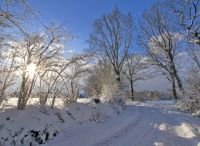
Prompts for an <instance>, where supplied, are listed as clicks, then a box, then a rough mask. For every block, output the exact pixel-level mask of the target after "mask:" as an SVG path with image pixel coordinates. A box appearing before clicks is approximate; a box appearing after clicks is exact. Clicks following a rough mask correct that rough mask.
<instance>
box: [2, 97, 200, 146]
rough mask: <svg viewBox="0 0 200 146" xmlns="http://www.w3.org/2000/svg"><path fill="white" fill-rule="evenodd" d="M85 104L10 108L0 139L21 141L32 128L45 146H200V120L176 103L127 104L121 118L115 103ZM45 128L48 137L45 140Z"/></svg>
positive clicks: (84, 101) (7, 145) (83, 101)
mask: <svg viewBox="0 0 200 146" xmlns="http://www.w3.org/2000/svg"><path fill="white" fill-rule="evenodd" d="M87 100H88V99H87ZM87 100H81V101H79V103H73V104H71V105H70V106H69V107H67V109H50V108H45V109H41V108H37V107H36V106H28V109H27V110H25V111H18V110H16V109H15V108H12V109H7V110H5V111H3V112H2V113H1V114H0V120H1V125H3V126H0V137H6V136H7V137H9V142H12V140H11V139H15V141H16V142H18V141H19V140H20V139H22V137H23V136H24V134H27V132H28V131H30V130H32V129H34V130H42V131H43V133H42V134H43V138H42V139H43V140H44V143H45V144H44V146H55V145H56V146H68V145H69V146H102V145H106V146H200V119H199V118H197V117H191V116H190V115H188V114H185V113H181V112H179V111H176V110H175V108H174V107H175V102H174V101H146V102H131V101H129V102H127V103H126V108H125V109H124V110H123V112H122V113H121V114H120V115H117V114H116V112H115V111H114V110H113V108H112V106H111V105H109V104H104V103H101V104H94V103H91V102H89V101H87ZM80 102H81V103H80ZM8 117H9V120H8ZM21 128H23V130H21V131H22V132H19V131H20V129H21ZM45 128H46V129H47V131H48V132H49V133H50V136H49V140H47V141H45V136H46V135H45V132H44V131H45ZM55 131H58V132H57V136H56V137H54V136H53V134H54V133H55ZM15 133H19V134H18V135H17V136H14V138H12V136H13V134H15ZM42 134H41V135H42ZM41 137H42V136H41ZM29 138H33V137H31V136H30V135H29ZM17 140H18V141H17ZM0 141H2V140H0ZM24 141H27V143H28V138H27V139H25V140H24ZM32 141H34V140H32ZM27 143H26V144H24V146H26V145H28V144H27ZM4 145H5V146H11V145H9V144H8V143H5V144H4ZM35 145H38V144H37V143H35ZM20 146H21V145H20Z"/></svg>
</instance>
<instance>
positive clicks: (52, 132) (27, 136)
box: [0, 101, 116, 146]
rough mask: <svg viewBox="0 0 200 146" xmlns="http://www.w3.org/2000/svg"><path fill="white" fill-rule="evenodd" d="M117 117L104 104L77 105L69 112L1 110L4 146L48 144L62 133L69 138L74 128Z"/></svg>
mask: <svg viewBox="0 0 200 146" xmlns="http://www.w3.org/2000/svg"><path fill="white" fill-rule="evenodd" d="M82 102H83V101H82ZM115 115H116V113H115V111H114V110H113V108H112V107H111V105H110V104H103V103H101V104H94V103H90V104H84V103H74V104H71V105H70V106H68V108H67V109H61V108H60V109H58V108H54V109H51V108H50V107H45V108H39V107H38V106H28V107H27V109H26V110H24V111H19V110H17V109H16V108H10V109H6V110H1V113H0V121H1V122H0V146H34V145H39V144H44V143H46V142H47V141H51V140H53V139H54V138H55V137H57V136H59V135H60V134H61V133H62V134H61V135H63V134H64V135H68V134H69V133H70V132H71V130H70V129H71V127H74V128H75V127H79V126H81V125H87V124H88V123H90V124H92V123H95V124H96V123H102V122H104V121H106V120H108V119H110V118H111V117H113V116H115ZM74 128H72V129H74ZM72 131H73V130H72Z"/></svg>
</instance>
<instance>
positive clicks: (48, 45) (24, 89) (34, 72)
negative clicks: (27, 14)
mask: <svg viewBox="0 0 200 146" xmlns="http://www.w3.org/2000/svg"><path fill="white" fill-rule="evenodd" d="M71 38H72V36H71V34H70V33H68V34H67V33H64V31H63V30H62V29H61V27H60V26H56V25H51V26H49V27H46V31H45V32H44V33H41V34H33V35H28V36H25V38H24V40H22V41H21V42H14V43H13V42H11V44H10V45H12V48H14V49H13V50H14V51H15V52H16V53H17V56H18V60H19V61H18V66H19V67H18V70H20V72H21V77H22V78H21V86H20V91H19V100H18V109H19V110H24V109H25V107H26V103H27V100H28V99H29V97H30V95H31V92H32V90H33V88H34V85H35V83H36V81H37V78H38V77H39V74H41V72H42V71H43V70H45V69H48V68H49V67H50V66H55V63H53V62H52V61H53V60H56V59H59V58H60V57H61V55H62V50H63V45H62V42H63V41H64V40H68V39H71Z"/></svg>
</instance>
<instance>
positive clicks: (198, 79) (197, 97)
mask: <svg viewBox="0 0 200 146" xmlns="http://www.w3.org/2000/svg"><path fill="white" fill-rule="evenodd" d="M187 82H188V93H187V95H185V96H186V97H185V99H184V100H181V101H179V102H178V103H177V107H178V108H179V109H181V110H184V111H186V112H188V113H190V114H192V115H194V116H199V117H200V69H199V68H193V69H192V70H191V71H190V75H189V77H188V79H187Z"/></svg>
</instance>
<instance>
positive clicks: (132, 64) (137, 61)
mask: <svg viewBox="0 0 200 146" xmlns="http://www.w3.org/2000/svg"><path fill="white" fill-rule="evenodd" d="M147 61H148V60H147V57H146V58H145V57H142V56H141V55H137V54H134V53H132V54H129V55H128V57H127V58H126V62H125V64H124V67H123V74H124V76H125V79H126V80H128V82H129V86H130V88H131V98H132V100H134V84H135V83H136V82H137V81H141V80H146V79H149V78H150V77H153V76H152V75H151V71H150V70H147V69H148V68H149V69H150V64H148V63H147Z"/></svg>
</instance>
